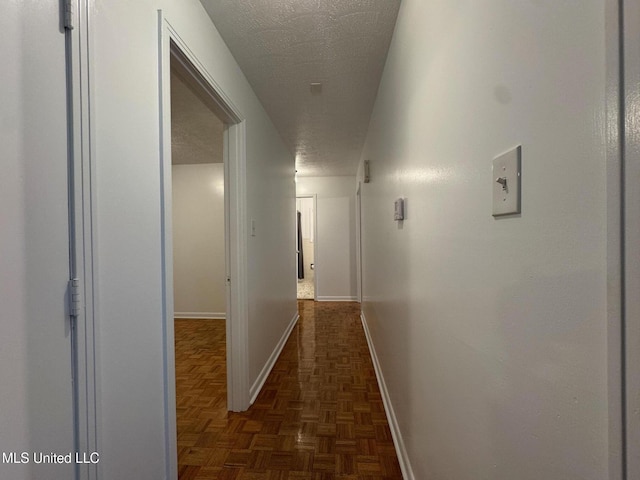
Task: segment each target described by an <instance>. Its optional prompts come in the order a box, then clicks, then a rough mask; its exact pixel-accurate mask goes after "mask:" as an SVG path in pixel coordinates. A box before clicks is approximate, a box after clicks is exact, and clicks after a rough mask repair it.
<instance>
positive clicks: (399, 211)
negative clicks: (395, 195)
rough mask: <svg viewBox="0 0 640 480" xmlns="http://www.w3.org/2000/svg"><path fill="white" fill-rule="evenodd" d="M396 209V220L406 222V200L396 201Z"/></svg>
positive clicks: (394, 217)
mask: <svg viewBox="0 0 640 480" xmlns="http://www.w3.org/2000/svg"><path fill="white" fill-rule="evenodd" d="M394 206H395V209H394V214H393V219H394V220H404V198H399V199H397V200H396V201H395V204H394Z"/></svg>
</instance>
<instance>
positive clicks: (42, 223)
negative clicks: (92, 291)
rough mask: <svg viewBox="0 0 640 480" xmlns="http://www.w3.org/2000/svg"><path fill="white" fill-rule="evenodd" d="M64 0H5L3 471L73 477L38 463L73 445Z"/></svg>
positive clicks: (70, 471) (0, 91)
mask: <svg viewBox="0 0 640 480" xmlns="http://www.w3.org/2000/svg"><path fill="white" fill-rule="evenodd" d="M59 9H60V6H59V2H43V1H39V0H23V1H19V2H7V1H4V2H0V31H1V32H2V42H0V58H1V59H2V68H0V86H1V88H0V252H1V253H0V325H1V327H2V334H1V335H0V385H1V388H0V452H1V453H0V455H2V456H3V457H2V458H0V478H3V479H4V478H7V479H12V480H23V479H25V480H26V479H29V480H48V479H51V480H60V479H73V478H74V470H75V467H74V465H72V464H68V463H39V464H37V463H36V461H37V460H45V461H46V460H47V459H50V460H51V461H54V459H53V457H52V456H51V454H52V453H53V454H60V455H67V454H69V453H70V452H72V451H73V431H74V427H73V425H74V424H73V396H72V378H71V375H72V367H71V365H72V356H71V338H72V334H71V331H70V322H69V317H68V316H67V311H66V310H67V308H66V288H67V281H68V278H69V232H68V228H69V225H68V223H69V222H68V198H67V197H68V185H67V128H66V123H67V118H66V90H65V88H66V87H65V35H64V31H63V30H62V29H61V26H60V14H59ZM23 452H25V454H26V456H21V454H22V453H23ZM12 453H15V454H16V455H15V456H12ZM41 453H42V454H46V455H49V457H42V458H40V457H39V455H40V454H41ZM58 460H60V459H59V458H58ZM27 461H28V463H16V462H27ZM63 461H66V458H65V459H64V460H63Z"/></svg>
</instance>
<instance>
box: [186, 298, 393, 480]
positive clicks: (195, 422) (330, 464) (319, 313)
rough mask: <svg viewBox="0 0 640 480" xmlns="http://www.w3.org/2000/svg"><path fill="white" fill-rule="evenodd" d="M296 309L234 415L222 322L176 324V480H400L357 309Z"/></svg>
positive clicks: (302, 305) (308, 305)
mask: <svg viewBox="0 0 640 480" xmlns="http://www.w3.org/2000/svg"><path fill="white" fill-rule="evenodd" d="M298 306H299V311H300V320H299V321H298V324H297V326H296V327H295V328H294V330H293V332H292V333H291V336H290V337H289V341H288V342H287V344H286V346H285V347H284V349H283V351H282V354H281V356H280V358H279V359H278V361H277V363H276V365H275V366H274V368H273V370H272V372H271V374H270V375H269V378H268V380H267V382H266V384H265V385H264V387H263V389H262V391H261V393H260V395H259V396H258V398H257V400H256V402H255V403H254V404H253V405H252V406H251V408H250V409H249V410H248V411H247V412H244V413H227V412H226V402H225V397H226V389H225V388H224V385H225V379H224V378H223V376H224V375H223V374H224V372H225V368H224V367H223V366H222V365H221V364H220V362H221V361H222V359H224V351H223V352H222V353H220V349H224V322H218V321H201V320H195V321H194V320H186V321H185V320H179V321H177V322H176V380H177V406H178V457H179V460H178V461H179V478H180V480H213V479H243V480H249V479H280V480H285V479H289V480H291V479H305V480H325V479H334V478H335V479H343V480H356V479H358V480H383V479H387V480H392V479H401V478H402V475H401V472H400V467H399V465H398V460H397V457H396V453H395V449H394V446H393V440H392V438H391V433H390V430H389V426H388V423H387V419H386V416H385V413H384V407H383V403H382V398H381V396H380V391H379V389H378V384H377V381H376V377H375V372H374V369H373V365H372V363H371V357H370V354H369V349H368V346H367V342H366V339H365V336H364V331H363V329H362V325H361V322H360V316H359V313H360V305H359V304H357V303H329V302H327V303H317V302H313V301H300V302H298ZM210 382H213V384H214V385H215V386H216V388H211V387H210Z"/></svg>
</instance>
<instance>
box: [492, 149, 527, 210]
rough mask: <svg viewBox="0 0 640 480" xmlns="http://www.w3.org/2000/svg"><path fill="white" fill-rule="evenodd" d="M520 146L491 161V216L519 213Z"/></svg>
mask: <svg viewBox="0 0 640 480" xmlns="http://www.w3.org/2000/svg"><path fill="white" fill-rule="evenodd" d="M521 157H522V146H520V145H518V146H517V147H516V148H514V149H513V150H509V151H508V152H506V153H503V154H502V155H500V156H499V157H497V158H495V159H494V160H493V177H492V182H493V216H494V217H499V216H501V215H513V214H515V213H520V209H521V205H520V203H521V202H520V186H521V178H522V177H521V176H520V165H521Z"/></svg>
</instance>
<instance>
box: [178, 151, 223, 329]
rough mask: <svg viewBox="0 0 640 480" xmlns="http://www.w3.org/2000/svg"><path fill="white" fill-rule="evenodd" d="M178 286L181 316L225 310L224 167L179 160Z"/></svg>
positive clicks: (207, 315) (203, 315) (215, 315)
mask: <svg viewBox="0 0 640 480" xmlns="http://www.w3.org/2000/svg"><path fill="white" fill-rule="evenodd" d="M172 175H173V178H172V181H173V292H174V297H173V300H174V311H175V315H176V317H187V318H188V317H192V318H222V317H223V316H224V314H225V289H224V279H225V256H224V168H223V164H222V163H206V164H200V165H174V166H173V167H172Z"/></svg>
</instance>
